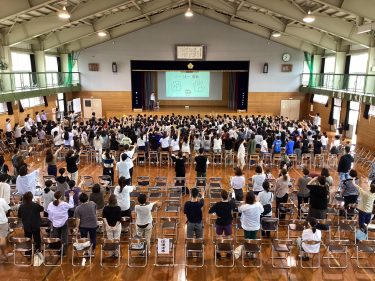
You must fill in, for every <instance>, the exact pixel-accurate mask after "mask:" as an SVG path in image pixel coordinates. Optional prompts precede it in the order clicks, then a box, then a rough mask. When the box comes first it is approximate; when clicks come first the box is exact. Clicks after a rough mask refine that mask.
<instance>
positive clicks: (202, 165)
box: [195, 147, 209, 177]
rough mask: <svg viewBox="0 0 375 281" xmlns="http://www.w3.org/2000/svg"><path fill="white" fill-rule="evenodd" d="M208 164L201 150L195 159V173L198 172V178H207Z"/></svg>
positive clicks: (201, 149) (200, 149)
mask: <svg viewBox="0 0 375 281" xmlns="http://www.w3.org/2000/svg"><path fill="white" fill-rule="evenodd" d="M208 163H209V161H208V159H207V157H206V156H204V155H203V148H202V147H201V148H199V155H198V156H196V157H195V164H196V166H195V171H196V172H197V177H206V171H207V165H208Z"/></svg>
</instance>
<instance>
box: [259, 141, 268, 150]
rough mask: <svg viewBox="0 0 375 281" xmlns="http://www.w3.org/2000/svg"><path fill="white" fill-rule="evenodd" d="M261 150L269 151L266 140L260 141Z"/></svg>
mask: <svg viewBox="0 0 375 281" xmlns="http://www.w3.org/2000/svg"><path fill="white" fill-rule="evenodd" d="M260 151H261V152H268V144H267V141H266V140H262V142H261V143H260Z"/></svg>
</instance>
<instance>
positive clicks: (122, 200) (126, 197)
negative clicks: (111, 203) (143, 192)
mask: <svg viewBox="0 0 375 281" xmlns="http://www.w3.org/2000/svg"><path fill="white" fill-rule="evenodd" d="M133 190H134V187H133V186H131V185H127V180H126V179H125V177H120V178H119V180H118V186H116V187H115V190H114V192H113V194H114V195H115V196H116V199H117V204H118V206H120V208H121V216H122V217H130V218H131V211H130V192H132V191H133Z"/></svg>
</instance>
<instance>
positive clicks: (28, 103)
mask: <svg viewBox="0 0 375 281" xmlns="http://www.w3.org/2000/svg"><path fill="white" fill-rule="evenodd" d="M43 103H44V99H43V97H35V98H28V99H22V100H21V104H22V107H23V108H29V107H34V106H38V105H42V104H43Z"/></svg>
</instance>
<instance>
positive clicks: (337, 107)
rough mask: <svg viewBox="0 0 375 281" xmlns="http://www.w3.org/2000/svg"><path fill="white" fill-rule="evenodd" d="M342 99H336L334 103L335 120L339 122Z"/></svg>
mask: <svg viewBox="0 0 375 281" xmlns="http://www.w3.org/2000/svg"><path fill="white" fill-rule="evenodd" d="M341 102H342V101H341V99H334V102H333V105H334V106H333V119H334V120H337V121H339V120H340V115H341Z"/></svg>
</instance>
